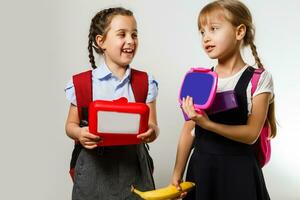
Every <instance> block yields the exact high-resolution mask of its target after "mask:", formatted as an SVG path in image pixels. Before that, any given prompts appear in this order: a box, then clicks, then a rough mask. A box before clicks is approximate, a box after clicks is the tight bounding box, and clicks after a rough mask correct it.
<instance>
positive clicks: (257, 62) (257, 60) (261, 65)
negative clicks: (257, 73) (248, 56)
mask: <svg viewBox="0 0 300 200" xmlns="http://www.w3.org/2000/svg"><path fill="white" fill-rule="evenodd" d="M250 48H251V51H252V55H253V56H254V58H255V63H256V64H257V65H258V68H262V69H263V68H264V66H263V64H262V63H261V61H260V58H259V57H258V54H257V51H256V46H255V44H254V43H253V41H250Z"/></svg>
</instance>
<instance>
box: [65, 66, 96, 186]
mask: <svg viewBox="0 0 300 200" xmlns="http://www.w3.org/2000/svg"><path fill="white" fill-rule="evenodd" d="M73 84H74V88H75V95H76V102H77V110H78V117H79V120H80V126H87V125H88V107H89V104H90V102H91V101H92V71H91V70H89V71H86V72H82V73H80V74H76V75H74V76H73ZM81 149H82V146H81V144H80V143H79V142H78V141H75V145H74V149H73V152H72V157H71V162H70V171H69V173H70V175H71V178H72V180H73V181H74V172H75V171H74V169H75V165H76V162H77V159H78V156H79V153H80V151H81Z"/></svg>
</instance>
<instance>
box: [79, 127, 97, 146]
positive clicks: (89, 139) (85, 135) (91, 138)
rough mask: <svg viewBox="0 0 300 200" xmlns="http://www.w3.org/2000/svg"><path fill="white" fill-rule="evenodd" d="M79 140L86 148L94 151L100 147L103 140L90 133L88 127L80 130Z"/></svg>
mask: <svg viewBox="0 0 300 200" xmlns="http://www.w3.org/2000/svg"><path fill="white" fill-rule="evenodd" d="M78 140H79V142H80V143H81V145H82V146H83V147H84V148H87V149H94V148H96V147H97V146H98V145H97V144H98V143H99V142H100V140H101V138H100V137H99V136H97V135H94V134H92V133H90V132H89V128H88V127H82V128H80V132H79V135H78Z"/></svg>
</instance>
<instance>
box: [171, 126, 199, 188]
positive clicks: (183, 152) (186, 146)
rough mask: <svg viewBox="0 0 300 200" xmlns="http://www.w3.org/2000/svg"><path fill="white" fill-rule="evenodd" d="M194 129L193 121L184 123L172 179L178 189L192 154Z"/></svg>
mask: <svg viewBox="0 0 300 200" xmlns="http://www.w3.org/2000/svg"><path fill="white" fill-rule="evenodd" d="M194 128H195V123H194V122H193V121H187V122H185V123H184V125H183V128H182V130H181V134H180V139H179V143H178V146H177V155H176V162H175V166H174V171H173V177H172V184H173V185H175V186H177V187H178V185H179V183H180V182H181V180H182V176H183V173H184V170H185V167H186V163H187V160H188V158H189V155H190V153H191V149H192V145H193V142H194V136H192V134H191V131H192V130H193V129H194Z"/></svg>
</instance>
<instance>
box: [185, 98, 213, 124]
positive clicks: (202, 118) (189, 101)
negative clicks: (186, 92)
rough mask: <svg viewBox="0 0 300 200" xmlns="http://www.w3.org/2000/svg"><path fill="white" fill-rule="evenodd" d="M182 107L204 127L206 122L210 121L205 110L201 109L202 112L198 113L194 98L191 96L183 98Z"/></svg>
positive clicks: (192, 118)
mask: <svg viewBox="0 0 300 200" xmlns="http://www.w3.org/2000/svg"><path fill="white" fill-rule="evenodd" d="M182 109H183V110H184V112H185V113H186V114H187V116H188V117H189V118H190V119H191V120H193V121H194V122H195V123H196V124H198V125H200V126H202V127H204V126H205V124H206V123H207V122H208V121H209V119H208V117H207V115H206V113H205V112H204V111H202V110H201V113H197V112H196V111H195V108H194V104H193V98H192V97H190V96H187V97H186V98H183V99H182Z"/></svg>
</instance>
